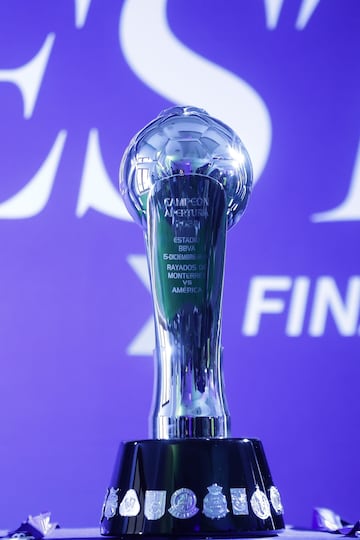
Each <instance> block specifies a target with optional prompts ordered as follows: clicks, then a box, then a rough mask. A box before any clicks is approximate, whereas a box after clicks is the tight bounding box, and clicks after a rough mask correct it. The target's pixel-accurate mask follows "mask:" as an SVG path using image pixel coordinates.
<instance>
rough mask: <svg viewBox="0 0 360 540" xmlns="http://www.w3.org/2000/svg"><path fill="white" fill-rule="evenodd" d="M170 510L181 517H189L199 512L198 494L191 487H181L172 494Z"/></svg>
mask: <svg viewBox="0 0 360 540" xmlns="http://www.w3.org/2000/svg"><path fill="white" fill-rule="evenodd" d="M170 504H171V507H170V508H169V512H170V514H171V515H172V516H174V517H176V518H179V519H188V518H191V517H193V516H195V514H197V513H198V511H199V509H198V508H197V506H196V495H195V493H194V492H193V491H191V489H187V488H181V489H178V490H176V491H175V492H174V493H173V494H172V495H171V500H170Z"/></svg>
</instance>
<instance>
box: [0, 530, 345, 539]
mask: <svg viewBox="0 0 360 540" xmlns="http://www.w3.org/2000/svg"><path fill="white" fill-rule="evenodd" d="M1 533H3V534H1ZM5 535H6V531H0V536H5ZM45 538H46V539H47V538H49V540H50V539H51V540H72V539H74V540H80V539H82V540H86V539H89V540H94V539H98V540H105V538H106V537H104V536H101V535H100V531H99V528H97V527H96V528H79V529H67V528H60V529H55V530H54V531H53V532H52V533H51V534H48V535H46V537H45ZM108 538H111V537H108ZM263 538H264V537H263ZM265 538H266V537H265ZM267 538H274V537H267ZM275 538H277V539H278V540H302V539H304V540H330V539H331V540H336V539H337V538H338V539H339V540H340V539H341V538H345V536H343V535H335V536H334V533H328V532H319V531H311V530H301V529H293V528H291V527H286V529H285V530H284V531H283V532H281V533H280V534H279V535H278V536H276V537H275ZM183 540H184V539H183ZM227 540H231V539H227ZM242 540H246V537H242ZM251 540H254V537H252V539H251Z"/></svg>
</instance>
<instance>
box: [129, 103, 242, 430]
mask: <svg viewBox="0 0 360 540" xmlns="http://www.w3.org/2000/svg"><path fill="white" fill-rule="evenodd" d="M251 184H252V168H251V162H250V159H249V156H248V154H247V152H246V150H245V148H244V146H243V144H242V143H241V141H240V139H239V138H238V136H237V135H236V134H235V133H234V132H233V131H232V130H231V129H230V128H229V127H228V126H226V125H224V124H223V123H222V122H220V121H218V120H215V119H214V118H212V117H210V116H209V115H208V114H207V113H206V112H205V111H203V110H201V109H197V108H194V107H174V108H172V109H168V110H166V111H164V112H163V113H162V114H161V115H160V116H159V117H158V118H157V119H156V120H154V121H153V122H151V123H150V124H149V125H148V126H146V127H145V128H144V129H143V130H142V131H141V132H140V133H139V134H138V135H136V136H135V138H134V139H133V140H132V141H131V143H130V146H129V147H128V149H127V150H126V152H125V154H124V157H123V160H122V164H121V168H120V190H121V193H122V195H123V198H124V200H125V203H126V206H127V208H128V210H129V212H130V213H131V215H132V216H133V218H134V219H135V220H136V221H137V222H138V223H140V224H141V226H142V227H143V230H144V234H145V241H146V247H147V256H148V263H149V271H150V279H151V288H152V297H153V303H154V318H155V333H156V336H155V337H156V347H155V352H154V356H155V366H156V374H155V385H154V398H153V407H152V413H151V419H150V431H151V436H152V437H154V438H158V439H172V438H187V437H199V438H201V437H205V438H208V437H220V438H222V437H229V436H230V416H229V412H228V408H227V404H226V399H225V393H224V387H223V371H222V347H221V301H222V289H223V276H224V259H225V246H226V232H227V230H228V229H229V228H230V227H232V226H233V225H234V224H235V223H237V221H238V220H239V219H240V217H241V215H242V213H243V212H244V210H245V207H246V205H247V201H248V197H249V194H250V191H251Z"/></svg>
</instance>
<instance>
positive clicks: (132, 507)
mask: <svg viewBox="0 0 360 540" xmlns="http://www.w3.org/2000/svg"><path fill="white" fill-rule="evenodd" d="M139 512H140V503H139V499H138V496H137V493H136V491H135V489H128V491H127V492H126V493H125V497H124V498H123V500H122V501H121V504H120V516H124V517H133V516H137V515H138V513H139Z"/></svg>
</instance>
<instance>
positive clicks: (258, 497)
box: [250, 487, 271, 519]
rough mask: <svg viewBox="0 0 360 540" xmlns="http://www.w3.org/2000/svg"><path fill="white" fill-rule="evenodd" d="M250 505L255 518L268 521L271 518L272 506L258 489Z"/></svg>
mask: <svg viewBox="0 0 360 540" xmlns="http://www.w3.org/2000/svg"><path fill="white" fill-rule="evenodd" d="M250 505H251V508H252V511H253V512H254V514H255V516H257V517H258V518H260V519H267V518H268V517H270V516H271V511H270V504H269V501H268V498H267V496H266V495H265V493H264V492H263V491H261V490H260V489H259V488H258V487H256V490H255V491H254V493H253V494H252V496H251V499H250Z"/></svg>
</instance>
